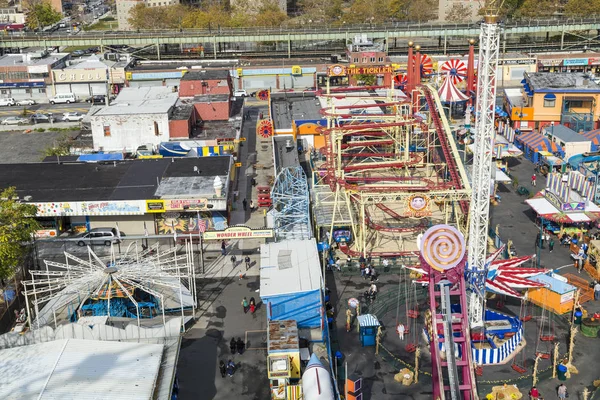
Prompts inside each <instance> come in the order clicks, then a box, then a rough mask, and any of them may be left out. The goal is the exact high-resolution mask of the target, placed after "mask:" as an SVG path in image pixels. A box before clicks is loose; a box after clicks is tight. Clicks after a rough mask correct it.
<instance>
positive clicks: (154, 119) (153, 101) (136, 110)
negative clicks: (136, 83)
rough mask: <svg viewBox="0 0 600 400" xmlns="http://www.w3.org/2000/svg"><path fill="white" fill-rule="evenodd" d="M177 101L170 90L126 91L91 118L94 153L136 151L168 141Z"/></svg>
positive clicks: (147, 88) (143, 88)
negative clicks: (97, 151) (170, 119)
mask: <svg viewBox="0 0 600 400" xmlns="http://www.w3.org/2000/svg"><path fill="white" fill-rule="evenodd" d="M177 101H178V93H177V92H176V91H173V89H172V88H170V87H162V86H153V87H141V88H125V89H123V90H122V91H121V93H120V94H119V96H118V97H117V98H116V99H115V100H114V101H113V102H112V104H111V105H110V106H107V107H103V108H101V109H99V110H98V111H96V112H95V113H94V114H93V115H92V116H91V117H90V121H91V128H92V138H93V140H94V150H103V151H135V150H136V149H137V148H138V147H139V146H141V145H152V146H153V147H156V146H158V145H159V144H160V142H166V141H168V140H169V116H170V114H171V111H172V109H173V108H174V107H175V104H176V103H177Z"/></svg>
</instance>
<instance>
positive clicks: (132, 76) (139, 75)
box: [125, 71, 184, 81]
mask: <svg viewBox="0 0 600 400" xmlns="http://www.w3.org/2000/svg"><path fill="white" fill-rule="evenodd" d="M183 74H184V73H183V72H182V71H174V72H126V73H125V77H126V79H127V80H128V81H139V80H156V79H177V78H181V77H182V76H183Z"/></svg>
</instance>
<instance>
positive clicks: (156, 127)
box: [154, 121, 160, 136]
mask: <svg viewBox="0 0 600 400" xmlns="http://www.w3.org/2000/svg"><path fill="white" fill-rule="evenodd" d="M154 134H155V135H156V136H159V135H160V131H159V130H158V122H156V121H154Z"/></svg>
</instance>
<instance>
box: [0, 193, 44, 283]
mask: <svg viewBox="0 0 600 400" xmlns="http://www.w3.org/2000/svg"><path fill="white" fill-rule="evenodd" d="M36 213H37V207H36V206H35V205H33V204H24V203H21V202H20V201H19V200H18V195H17V190H16V189H15V188H14V187H9V188H8V189H4V190H3V191H2V193H0V279H1V280H5V279H8V278H11V277H12V276H13V275H14V273H15V271H16V270H17V267H18V266H19V265H20V264H21V263H22V262H23V259H24V257H25V255H26V254H27V252H28V249H27V247H26V246H25V244H26V243H29V242H30V241H31V238H32V235H33V234H34V233H35V231H37V230H38V229H40V225H39V224H38V222H37V221H36V220H35V219H34V217H35V214H36Z"/></svg>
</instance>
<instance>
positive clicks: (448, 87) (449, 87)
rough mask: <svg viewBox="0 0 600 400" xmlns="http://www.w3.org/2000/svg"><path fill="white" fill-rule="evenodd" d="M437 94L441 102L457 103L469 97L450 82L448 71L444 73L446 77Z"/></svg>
mask: <svg viewBox="0 0 600 400" xmlns="http://www.w3.org/2000/svg"><path fill="white" fill-rule="evenodd" d="M438 95H439V96H440V100H441V101H442V102H443V103H457V102H459V101H465V100H468V99H469V96H467V95H466V94H464V93H463V92H461V91H460V90H458V89H457V88H456V86H455V85H454V83H453V82H452V77H451V76H450V72H448V73H447V74H446V79H444V83H442V86H441V87H440V88H439V90H438Z"/></svg>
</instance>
